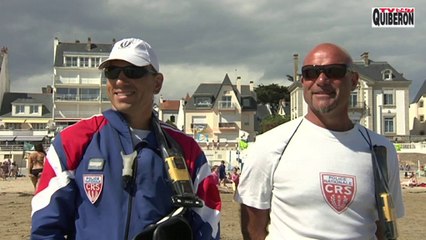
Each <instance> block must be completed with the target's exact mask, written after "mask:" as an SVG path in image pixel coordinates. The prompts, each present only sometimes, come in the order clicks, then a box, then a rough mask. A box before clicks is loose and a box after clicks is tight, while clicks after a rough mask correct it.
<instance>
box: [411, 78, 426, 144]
mask: <svg viewBox="0 0 426 240" xmlns="http://www.w3.org/2000/svg"><path fill="white" fill-rule="evenodd" d="M409 115H410V127H409V128H410V135H411V139H410V140H411V141H424V140H426V119H425V117H426V80H425V81H424V82H423V84H422V86H421V87H420V89H419V91H418V92H417V94H416V95H415V97H414V99H413V100H412V101H411V104H410V113H409Z"/></svg>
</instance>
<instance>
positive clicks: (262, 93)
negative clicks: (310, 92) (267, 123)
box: [254, 83, 290, 115]
mask: <svg viewBox="0 0 426 240" xmlns="http://www.w3.org/2000/svg"><path fill="white" fill-rule="evenodd" d="M254 91H255V92H256V95H257V103H262V104H267V103H269V105H270V106H271V111H272V115H275V114H276V113H277V111H278V104H279V102H280V100H281V99H285V100H286V102H289V101H290V94H289V92H288V89H287V87H284V86H278V84H275V83H272V84H269V85H262V84H261V85H259V86H258V87H257V88H256V89H255V90H254Z"/></svg>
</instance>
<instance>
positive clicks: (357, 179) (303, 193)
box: [238, 119, 404, 239]
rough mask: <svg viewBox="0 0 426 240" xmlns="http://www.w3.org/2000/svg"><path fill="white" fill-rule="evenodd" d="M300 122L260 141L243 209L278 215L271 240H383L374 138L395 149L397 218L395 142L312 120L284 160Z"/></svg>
mask: <svg viewBox="0 0 426 240" xmlns="http://www.w3.org/2000/svg"><path fill="white" fill-rule="evenodd" d="M300 121H301V120H300V119H296V120H294V121H291V122H289V123H286V124H283V125H280V126H278V127H276V128H274V129H272V130H270V131H268V132H266V133H264V134H262V135H260V136H258V137H257V139H256V142H255V143H254V144H252V145H251V146H250V147H249V149H248V156H247V159H246V160H245V162H244V166H243V169H242V174H241V178H240V185H239V187H238V193H239V198H240V199H239V201H240V202H241V203H243V204H245V205H247V206H251V207H254V208H258V209H271V213H270V218H271V223H270V226H269V235H268V238H267V239H375V232H376V224H375V221H376V220H377V219H378V214H377V210H376V202H375V189H374V174H373V167H372V155H371V152H370V145H369V138H368V135H367V133H366V131H368V132H369V136H370V138H371V142H372V143H373V145H384V146H386V148H387V155H388V170H389V171H388V172H389V178H390V182H389V187H390V191H391V193H392V196H393V200H394V204H395V208H396V209H395V210H396V214H397V216H398V217H402V216H403V215H404V206H403V202H402V194H401V188H400V182H399V168H398V161H397V154H396V151H395V148H394V146H393V145H392V144H391V143H390V142H389V141H388V140H387V139H385V138H384V137H383V136H380V135H378V134H376V133H374V132H372V131H369V130H366V128H364V127H362V126H360V125H357V124H356V125H355V126H354V128H353V129H351V130H349V131H346V132H333V131H329V130H327V129H324V128H321V127H319V126H317V125H315V124H313V123H311V122H310V121H308V120H306V119H304V120H303V121H302V123H301V124H300V126H299V128H298V130H297V131H296V133H295V134H294V136H293V138H292V139H291V141H290V143H289V145H288V147H287V148H286V150H285V152H284V154H283V155H282V158H281V160H279V159H280V156H281V153H282V151H283V149H284V146H285V145H286V144H287V142H288V139H289V138H290V136H291V135H292V133H293V132H294V130H295V129H296V127H297V125H298V124H299V123H300ZM363 136H364V137H365V138H364V137H363ZM274 171H275V172H274Z"/></svg>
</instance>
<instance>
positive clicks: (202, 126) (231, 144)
mask: <svg viewBox="0 0 426 240" xmlns="http://www.w3.org/2000/svg"><path fill="white" fill-rule="evenodd" d="M256 108H257V104H256V95H255V92H254V89H253V82H250V84H249V85H242V84H241V78H240V77H238V78H237V79H236V84H235V85H234V84H232V83H231V80H230V79H229V76H228V74H226V75H225V78H224V79H223V81H222V83H202V84H200V85H199V86H198V88H197V89H196V90H195V92H194V94H193V95H192V96H191V98H190V99H189V100H188V101H187V103H186V105H185V107H184V111H185V120H184V132H185V133H187V134H190V135H192V136H193V137H194V138H195V140H196V141H197V142H198V143H199V144H200V146H201V147H202V148H203V149H204V150H206V155H207V158H208V159H209V161H210V162H215V161H220V160H224V159H228V158H229V157H228V156H225V155H228V154H235V152H234V153H230V152H227V150H234V151H236V150H237V147H238V142H239V140H240V137H241V136H240V133H248V134H249V139H251V140H253V139H254V137H255V130H254V123H255V114H256ZM221 150H223V152H222V151H221ZM231 158H234V157H231Z"/></svg>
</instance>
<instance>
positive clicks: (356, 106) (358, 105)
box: [349, 102, 367, 114]
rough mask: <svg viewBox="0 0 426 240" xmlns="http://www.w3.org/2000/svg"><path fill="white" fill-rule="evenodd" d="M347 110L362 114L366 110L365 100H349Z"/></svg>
mask: <svg viewBox="0 0 426 240" xmlns="http://www.w3.org/2000/svg"><path fill="white" fill-rule="evenodd" d="M349 111H352V112H359V113H363V114H364V113H366V112H367V106H366V104H365V102H349Z"/></svg>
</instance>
